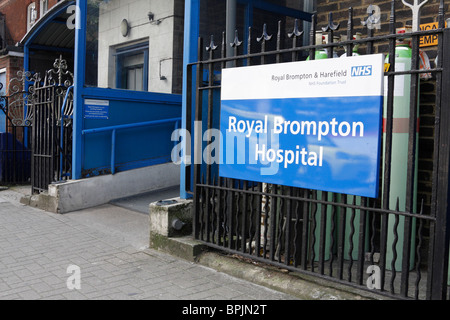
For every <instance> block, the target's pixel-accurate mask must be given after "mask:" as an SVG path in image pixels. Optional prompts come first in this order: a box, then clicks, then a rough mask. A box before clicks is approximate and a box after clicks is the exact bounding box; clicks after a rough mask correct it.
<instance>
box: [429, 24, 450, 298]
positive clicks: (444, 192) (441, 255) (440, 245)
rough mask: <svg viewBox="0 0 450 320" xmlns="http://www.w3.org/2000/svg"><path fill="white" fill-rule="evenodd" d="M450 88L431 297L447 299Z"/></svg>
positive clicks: (446, 76) (449, 80)
mask: <svg viewBox="0 0 450 320" xmlns="http://www.w3.org/2000/svg"><path fill="white" fill-rule="evenodd" d="M443 43H444V46H443V52H442V58H443V61H442V67H443V70H448V68H450V55H449V52H448V48H447V46H446V45H447V44H448V43H450V29H445V30H444V34H443ZM449 86H450V73H449V72H443V73H442V87H443V88H448V87H449ZM449 127H450V91H449V90H442V95H441V114H440V128H441V130H440V132H437V133H436V134H439V141H440V145H439V165H438V170H439V174H438V177H437V189H436V193H437V196H436V227H435V234H434V239H433V241H434V250H433V253H432V259H433V261H432V266H431V268H432V270H431V271H432V279H431V285H432V290H431V299H433V300H445V298H446V290H447V277H448V271H447V270H448V249H449V231H450V230H449V229H450V228H449V227H450V226H449V222H450V220H449V219H448V217H449V215H450V203H449V201H450V186H449V181H450V130H449V129H448V128H449Z"/></svg>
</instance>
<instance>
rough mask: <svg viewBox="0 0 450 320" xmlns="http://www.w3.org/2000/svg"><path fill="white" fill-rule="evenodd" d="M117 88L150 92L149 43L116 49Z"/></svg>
mask: <svg viewBox="0 0 450 320" xmlns="http://www.w3.org/2000/svg"><path fill="white" fill-rule="evenodd" d="M115 56H116V88H118V89H127V90H135V91H147V90H148V42H146V43H139V44H135V45H131V46H127V47H121V48H117V49H116V53H115Z"/></svg>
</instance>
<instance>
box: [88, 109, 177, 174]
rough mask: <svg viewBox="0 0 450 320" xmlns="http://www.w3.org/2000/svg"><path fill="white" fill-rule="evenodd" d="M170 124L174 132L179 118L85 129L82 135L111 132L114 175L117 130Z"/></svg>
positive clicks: (112, 171) (113, 171)
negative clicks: (172, 125) (173, 124)
mask: <svg viewBox="0 0 450 320" xmlns="http://www.w3.org/2000/svg"><path fill="white" fill-rule="evenodd" d="M171 122H175V130H176V129H177V128H178V127H179V123H180V122H181V117H178V118H170V119H162V120H153V121H145V122H137V123H130V124H121V125H115V126H109V127H102V128H93V129H86V130H83V131H82V134H83V135H88V134H94V133H100V132H108V131H111V173H112V174H115V172H116V170H115V162H116V155H115V154H116V133H117V131H118V130H123V129H131V128H140V127H151V126H155V125H159V124H165V123H171Z"/></svg>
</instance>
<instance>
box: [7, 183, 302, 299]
mask: <svg viewBox="0 0 450 320" xmlns="http://www.w3.org/2000/svg"><path fill="white" fill-rule="evenodd" d="M27 192H28V191H27V189H26V187H24V188H15V189H14V188H11V189H7V190H3V191H0V300H16V299H18V300H53V299H57V300H80V299H81V300H128V299H130V300H172V299H173V300H193V299H194V300H210V299H212V300H295V299H297V298H296V297H294V296H292V295H289V294H285V293H282V292H279V291H276V290H272V289H269V288H266V287H264V286H261V285H257V284H254V283H252V282H249V281H246V280H242V279H239V278H236V277H233V276H230V275H227V274H225V273H222V272H219V271H216V270H214V269H212V268H209V267H205V266H202V265H199V264H196V263H192V262H188V261H186V260H182V259H179V258H176V257H173V256H171V255H168V254H165V253H162V252H159V251H156V250H152V249H149V248H148V215H146V214H145V213H142V212H139V210H129V209H127V208H126V207H124V206H118V205H114V204H108V205H103V206H100V207H95V208H92V209H85V210H80V211H76V212H71V213H66V214H55V213H49V212H46V211H43V210H40V209H37V208H33V207H29V206H26V205H23V204H20V202H19V200H20V197H21V195H23V194H26V193H27ZM157 197H158V198H159V195H158V196H157ZM73 266H75V267H76V268H78V269H72V267H73ZM78 280H79V281H78ZM78 284H79V285H80V286H79V288H77V285H78Z"/></svg>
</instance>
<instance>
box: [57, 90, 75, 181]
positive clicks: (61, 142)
mask: <svg viewBox="0 0 450 320" xmlns="http://www.w3.org/2000/svg"><path fill="white" fill-rule="evenodd" d="M73 88H74V86H70V87H69V88H67V91H66V96H65V97H64V102H63V104H62V106H61V135H60V137H61V138H60V145H59V146H60V147H61V149H60V151H59V153H60V157H59V172H60V179H61V180H62V178H63V160H64V159H63V157H64V139H63V138H64V118H70V117H71V116H66V115H64V109H65V107H66V104H67V101H68V99H69V94H70V91H72V90H73ZM66 175H69V173H66Z"/></svg>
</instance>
